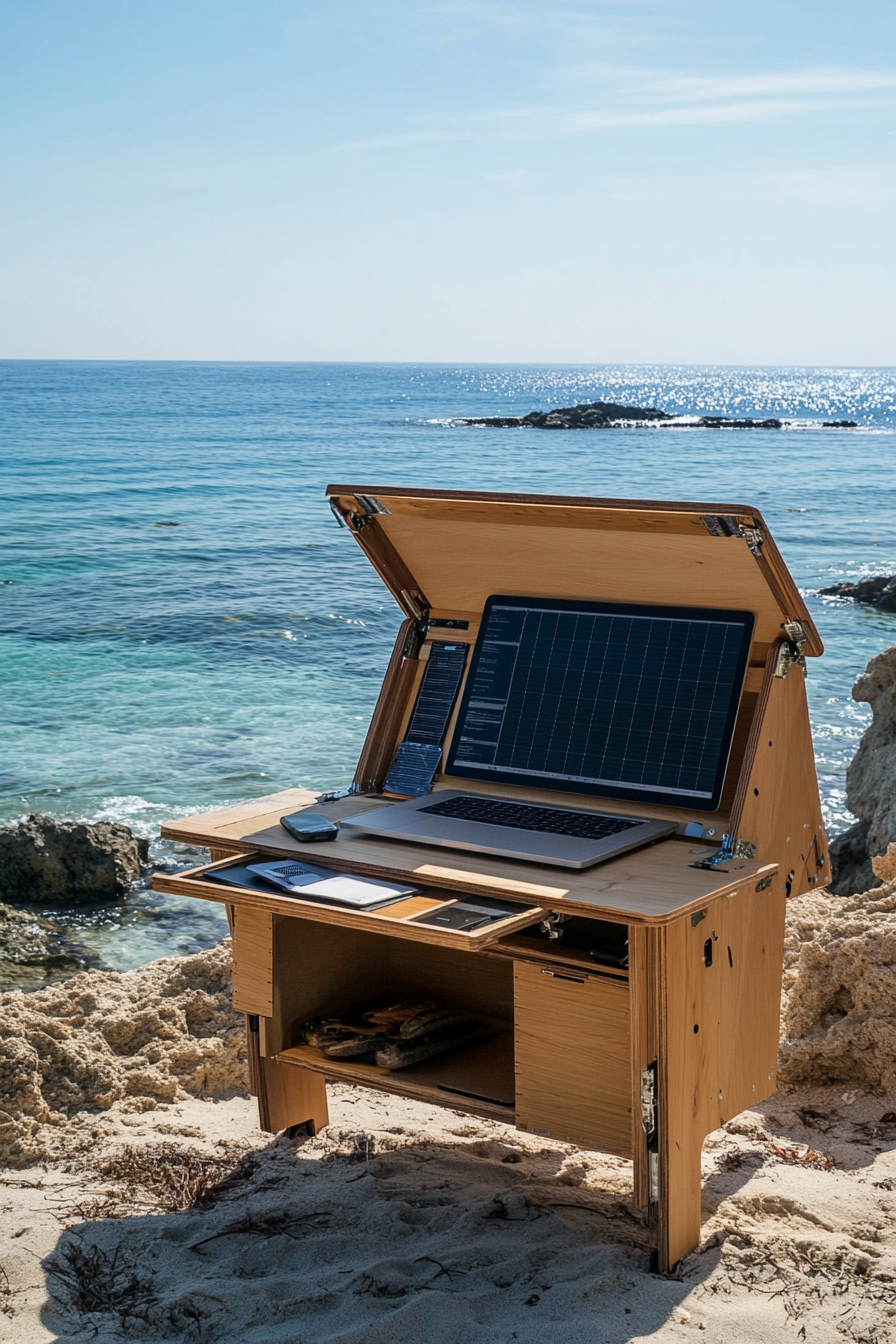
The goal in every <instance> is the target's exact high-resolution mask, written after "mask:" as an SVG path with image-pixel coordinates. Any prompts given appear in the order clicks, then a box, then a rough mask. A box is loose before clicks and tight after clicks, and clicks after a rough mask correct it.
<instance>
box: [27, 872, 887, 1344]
mask: <svg viewBox="0 0 896 1344" xmlns="http://www.w3.org/2000/svg"><path fill="white" fill-rule="evenodd" d="M890 857H891V858H893V852H892V851H891V856H890ZM876 865H877V867H878V868H879V869H880V875H881V876H885V877H886V878H887V880H886V881H885V883H884V885H883V886H881V887H878V888H877V889H876V890H874V891H871V892H868V893H866V894H864V895H863V896H855V897H851V898H845V899H844V898H836V897H829V896H827V895H825V894H824V893H818V894H812V895H807V896H804V897H801V898H798V899H796V900H793V901H792V902H791V903H790V906H789V910H788V925H787V944H786V953H785V959H786V966H785V1003H784V1014H783V1018H782V1024H783V1025H782V1033H783V1042H782V1064H781V1068H782V1079H783V1086H782V1090H781V1091H779V1093H778V1094H777V1095H776V1096H773V1097H772V1098H770V1099H769V1100H768V1101H767V1102H765V1103H763V1104H762V1105H760V1106H759V1107H757V1108H756V1109H755V1110H751V1111H747V1112H745V1113H744V1114H742V1115H740V1116H738V1117H737V1118H736V1119H735V1120H733V1121H732V1122H730V1123H729V1124H727V1125H726V1126H725V1127H724V1129H722V1130H719V1131H717V1132H716V1133H714V1134H712V1135H711V1136H710V1137H709V1139H708V1140H707V1142H706V1144H705V1145H704V1150H703V1177H704V1179H703V1224H702V1231H701V1242H700V1246H699V1248H698V1249H697V1250H696V1251H695V1252H694V1253H693V1254H692V1255H689V1256H688V1257H687V1258H686V1259H685V1260H683V1261H682V1262H681V1263H680V1264H679V1265H678V1266H677V1267H676V1269H675V1272H674V1273H672V1274H670V1275H668V1276H658V1275H652V1274H650V1273H649V1271H648V1255H647V1233H646V1230H645V1227H644V1224H643V1219H642V1215H641V1214H640V1213H639V1212H637V1211H636V1210H635V1209H634V1208H633V1206H632V1201H631V1166H630V1164H629V1163H628V1162H625V1161H623V1160H621V1159H616V1158H611V1157H606V1156H603V1155H600V1154H597V1153H594V1152H583V1151H577V1150H576V1149H574V1148H572V1147H568V1146H564V1145H560V1144H557V1143H555V1142H553V1141H551V1140H548V1139H539V1138H536V1137H534V1136H531V1135H524V1134H522V1133H520V1132H518V1131H517V1130H515V1129H514V1128H512V1127H510V1126H506V1125H502V1124H499V1123H497V1122H494V1121H487V1120H477V1119H474V1118H472V1117H470V1116H468V1115H464V1114H462V1113H460V1112H455V1111H452V1110H443V1109H435V1108H432V1107H429V1106H426V1105H423V1104H419V1103H414V1102H411V1101H408V1100H404V1099H399V1098H396V1097H387V1096H385V1095H384V1094H381V1093H377V1092H373V1091H367V1090H361V1089H357V1088H354V1087H350V1086H345V1085H335V1086H334V1085H331V1088H330V1092H331V1124H330V1125H329V1126H328V1127H327V1128H326V1129H325V1130H323V1131H321V1133H319V1134H318V1135H316V1136H315V1137H313V1138H309V1137H307V1136H304V1135H301V1136H297V1137H290V1136H289V1135H288V1134H281V1135H278V1136H276V1137H275V1136H271V1135H269V1134H264V1133H262V1132H261V1131H260V1130H259V1129H258V1127H257V1125H258V1119H257V1110H256V1105H255V1101H254V1099H252V1098H250V1097H249V1096H248V1095H247V1090H246V1065H245V1055H244V1049H243V1045H242V1019H241V1017H240V1016H238V1015H237V1014H235V1013H233V1012H232V1011H231V1009H230V1006H229V958H230V950H229V944H228V943H227V942H226V941H225V942H224V943H222V944H220V945H219V946H218V947H217V948H215V949H212V950H211V951H209V952H205V953H200V954H197V955H196V956H193V957H189V958H169V959H167V960H163V961H159V962H155V963H151V964H150V965H148V966H145V967H142V968H140V969H139V970H136V971H130V972H126V973H123V974H117V973H103V972H92V973H86V974H83V975H79V976H76V977H74V978H73V979H72V980H69V981H67V982H66V983H65V984H62V985H57V986H52V987H50V988H48V989H46V990H41V991H38V992H37V993H36V994H32V995H25V994H21V993H10V994H6V995H4V996H2V1004H0V1007H2V1009H3V1013H2V1021H3V1024H4V1025H3V1039H2V1063H0V1090H2V1109H3V1112H4V1117H5V1118H4V1123H3V1125H2V1126H0V1141H2V1143H3V1145H4V1150H5V1155H6V1160H7V1165H6V1168H5V1171H4V1174H3V1176H2V1178H0V1186H2V1188H0V1201H2V1209H3V1216H2V1235H0V1266H2V1274H0V1308H2V1312H0V1339H2V1340H3V1341H9V1344H38V1341H49V1340H57V1339H58V1340H71V1341H73V1344H80V1342H81V1341H84V1344H86V1341H88V1340H109V1341H112V1340H115V1339H121V1338H128V1339H131V1338H133V1339H151V1340H165V1341H171V1342H172V1344H174V1341H193V1340H196V1341H199V1340H214V1341H222V1342H227V1344H229V1342H230V1341H253V1342H254V1344H318V1342H319V1344H324V1341H327V1342H331V1341H332V1342H335V1341H339V1344H362V1342H363V1344H380V1341H382V1344H387V1341H388V1344H417V1341H426V1342H427V1344H480V1341H483V1340H486V1339H487V1340H489V1341H492V1340H494V1341H501V1342H502V1344H503V1341H511V1340H519V1341H523V1342H527V1341H530V1342H531V1344H536V1341H537V1342H538V1344H542V1342H543V1341H557V1342H558V1344H560V1341H563V1344H577V1342H578V1341H581V1342H582V1344H586V1342H587V1344H604V1341H606V1344H628V1342H629V1341H642V1340H648V1339H649V1340H670V1339H678V1338H684V1337H686V1332H688V1331H698V1332H701V1336H702V1337H703V1338H705V1339H707V1340H708V1341H714V1342H715V1344H728V1341H731V1340H734V1339H736V1340H743V1341H756V1342H757V1344H758V1342H760V1341H761V1342H764V1341H769V1342H771V1341H777V1340H779V1338H780V1337H781V1333H782V1331H783V1332H785V1336H786V1337H788V1338H789V1337H791V1336H792V1337H793V1338H794V1339H798V1340H803V1339H805V1340H811V1341H818V1342H819V1344H825V1342H826V1341H832V1342H833V1341H837V1344H839V1342H840V1341H842V1340H854V1341H857V1342H858V1341H861V1342H862V1344H882V1342H883V1341H885V1340H888V1339H891V1338H893V1337H894V1332H896V1326H894V1325H893V1324H891V1321H892V1318H893V1317H896V1086H894V1083H893V1072H892V1059H893V1054H894V1051H893V1041H894V1040H896V1030H894V1019H893V1016H892V1014H893V1011H894V1008H893V1005H894V1004H896V994H894V992H893V991H894V972H893V963H894V958H893V955H892V946H893V940H894V926H896V881H894V880H893V874H892V873H890V871H889V860H886V859H885V860H883V861H881V860H878V861H876ZM844 980H845V983H847V984H849V985H850V993H851V1000H852V1001H851V1004H850V1005H846V1004H845V1003H844V1002H843V996H842V994H841V992H840V990H841V985H842V983H843V981H844Z"/></svg>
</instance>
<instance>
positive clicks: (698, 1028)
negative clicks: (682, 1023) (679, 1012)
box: [694, 1022, 700, 1036]
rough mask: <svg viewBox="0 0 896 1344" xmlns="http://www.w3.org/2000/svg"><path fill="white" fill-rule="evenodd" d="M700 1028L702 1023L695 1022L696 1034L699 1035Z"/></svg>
mask: <svg viewBox="0 0 896 1344" xmlns="http://www.w3.org/2000/svg"><path fill="white" fill-rule="evenodd" d="M699 1030H700V1023H699V1022H695V1023H694V1035H695V1036H696V1035H697V1032H698V1031H699Z"/></svg>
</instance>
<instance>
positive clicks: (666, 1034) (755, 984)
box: [658, 885, 784, 1268]
mask: <svg viewBox="0 0 896 1344" xmlns="http://www.w3.org/2000/svg"><path fill="white" fill-rule="evenodd" d="M660 937H661V944H660V947H661V959H662V964H661V968H660V975H659V981H660V992H661V1005H660V1014H659V1019H660V1021H659V1026H660V1048H659V1052H658V1054H659V1083H660V1177H661V1200H660V1205H661V1207H660V1249H661V1254H660V1260H661V1267H665V1268H670V1267H671V1266H672V1265H673V1264H675V1262H676V1261H678V1260H680V1259H681V1257H682V1256H683V1255H686V1254H687V1253H688V1252H689V1251H691V1250H692V1249H693V1248H694V1246H695V1245H696V1244H697V1242H698V1241H699V1236H700V1150H701V1147H702V1144H703V1140H704V1138H705V1137H706V1135H707V1134H709V1133H711V1132H712V1131H713V1130H714V1129H718V1128H719V1127H720V1126H721V1125H723V1124H725V1123H726V1122H727V1121H728V1120H730V1119H732V1118H733V1117H734V1116H735V1115H737V1114H739V1113H740V1111H742V1110H744V1109H745V1108H746V1107H748V1106H751V1105H754V1104H755V1103H756V1102H758V1101H761V1100H763V1099H764V1098H765V1097H767V1096H769V1095H771V1093H772V1092H773V1091H774V1090H775V1068H776V1058H777V1048H778V1015H779V1008H780V997H781V967H782V959H783V944H784V895H783V893H782V892H780V891H779V890H777V889H776V888H775V887H774V886H771V887H768V888H766V889H765V890H764V891H761V892H757V891H755V890H754V889H753V888H752V887H751V886H749V885H746V886H744V887H743V888H742V889H741V890H740V891H738V892H736V893H733V894H731V895H730V896H727V897H725V898H722V899H721V900H718V901H715V902H712V903H711V904H709V905H708V906H707V907H706V910H705V915H704V918H703V919H699V920H698V921H697V922H696V923H695V922H694V921H693V920H692V919H691V918H685V919H680V920H678V921H677V922H676V923H674V924H671V925H669V926H667V927H666V928H664V929H663V930H662V931H661V935H660ZM707 944H709V945H710V946H711V949H712V956H711V963H710V964H707V954H706V947H707ZM729 950H730V955H729Z"/></svg>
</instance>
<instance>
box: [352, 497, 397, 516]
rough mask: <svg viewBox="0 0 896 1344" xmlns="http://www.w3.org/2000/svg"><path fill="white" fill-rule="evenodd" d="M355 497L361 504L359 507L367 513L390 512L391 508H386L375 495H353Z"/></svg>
mask: <svg viewBox="0 0 896 1344" xmlns="http://www.w3.org/2000/svg"><path fill="white" fill-rule="evenodd" d="M355 499H356V500H357V501H358V503H359V504H360V505H361V508H362V509H363V510H364V512H365V513H367V514H375V513H390V512H391V510H390V509H387V508H386V506H385V504H383V503H382V501H381V500H379V499H377V498H376V496H375V495H355Z"/></svg>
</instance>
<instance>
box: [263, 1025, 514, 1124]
mask: <svg viewBox="0 0 896 1344" xmlns="http://www.w3.org/2000/svg"><path fill="white" fill-rule="evenodd" d="M277 1062H278V1063H282V1064H283V1065H284V1066H286V1067H297V1066H298V1068H299V1069H302V1070H306V1069H307V1070H312V1071H314V1072H315V1073H318V1074H324V1075H326V1077H327V1078H330V1079H331V1080H333V1081H334V1082H336V1081H338V1082H344V1083H358V1084H360V1085H361V1086H362V1087H372V1088H375V1089H376V1090H377V1091H379V1092H390V1093H393V1094H395V1095H397V1096H400V1097H411V1098H412V1099H413V1100H414V1101H424V1102H428V1103H429V1104H430V1105H435V1106H449V1107H450V1108H451V1109H452V1110H453V1111H463V1112H465V1113H467V1114H469V1115H479V1116H482V1117H483V1118H484V1119H487V1120H500V1121H502V1122H503V1123H504V1124H512V1123H513V1116H514V1110H513V1035H512V1033H511V1032H510V1031H507V1030H505V1031H503V1032H502V1031H500V1030H496V1031H495V1033H494V1035H492V1036H489V1037H486V1039H485V1040H482V1041H475V1042H474V1043H473V1044H472V1045H469V1046H464V1047H462V1048H460V1049H457V1050H452V1051H451V1052H450V1053H449V1054H445V1055H438V1056H436V1057H435V1058H434V1059H427V1060H424V1061H423V1062H422V1063H421V1064H413V1065H411V1067H410V1068H407V1069H398V1070H395V1071H394V1072H391V1071H390V1070H388V1069H380V1068H377V1066H376V1065H375V1064H362V1063H360V1062H359V1061H357V1060H341V1059H327V1058H326V1056H325V1055H323V1054H321V1052H320V1051H319V1050H315V1049H313V1048H312V1047H311V1046H308V1045H304V1046H294V1047H292V1048H291V1049H289V1050H284V1051H283V1052H282V1054H280V1055H278V1057H277ZM470 1094H478V1095H470ZM489 1098H496V1100H489ZM505 1098H506V1103H505V1101H504V1099H505Z"/></svg>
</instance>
